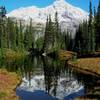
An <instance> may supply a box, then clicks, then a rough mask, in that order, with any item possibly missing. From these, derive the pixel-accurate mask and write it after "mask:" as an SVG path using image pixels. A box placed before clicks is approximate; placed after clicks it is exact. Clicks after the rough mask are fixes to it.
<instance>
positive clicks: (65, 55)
mask: <svg viewBox="0 0 100 100" xmlns="http://www.w3.org/2000/svg"><path fill="white" fill-rule="evenodd" d="M75 55H76V53H74V52H71V51H65V50H60V51H59V53H58V57H59V59H60V60H70V59H72V58H73V56H75Z"/></svg>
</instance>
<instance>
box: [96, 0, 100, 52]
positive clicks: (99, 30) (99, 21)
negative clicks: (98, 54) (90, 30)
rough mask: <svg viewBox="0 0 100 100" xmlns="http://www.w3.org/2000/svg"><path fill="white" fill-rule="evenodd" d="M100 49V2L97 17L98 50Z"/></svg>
mask: <svg viewBox="0 0 100 100" xmlns="http://www.w3.org/2000/svg"><path fill="white" fill-rule="evenodd" d="M99 49H100V0H99V5H98V9H97V17H96V50H99Z"/></svg>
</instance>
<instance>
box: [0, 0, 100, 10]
mask: <svg viewBox="0 0 100 100" xmlns="http://www.w3.org/2000/svg"><path fill="white" fill-rule="evenodd" d="M54 1H55V0H0V6H5V7H6V9H7V12H10V11H12V10H14V9H17V8H20V7H28V6H33V5H35V6H37V7H40V8H42V7H46V6H48V5H50V4H52V3H53V2H54ZM66 1H67V2H68V3H70V4H72V5H74V6H77V7H80V8H82V9H83V10H85V11H87V12H88V9H89V1H90V0H66ZM91 1H92V5H93V7H94V6H95V7H97V6H98V1H99V0H91Z"/></svg>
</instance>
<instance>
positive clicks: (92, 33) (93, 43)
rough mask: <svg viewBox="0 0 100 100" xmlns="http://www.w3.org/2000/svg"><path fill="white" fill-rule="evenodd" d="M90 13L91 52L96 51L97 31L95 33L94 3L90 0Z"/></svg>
mask: <svg viewBox="0 0 100 100" xmlns="http://www.w3.org/2000/svg"><path fill="white" fill-rule="evenodd" d="M89 11H90V14H89V25H88V31H89V41H88V42H89V45H88V46H89V50H88V51H89V52H90V53H94V52H95V33H94V27H93V14H92V3H91V1H90V8H89Z"/></svg>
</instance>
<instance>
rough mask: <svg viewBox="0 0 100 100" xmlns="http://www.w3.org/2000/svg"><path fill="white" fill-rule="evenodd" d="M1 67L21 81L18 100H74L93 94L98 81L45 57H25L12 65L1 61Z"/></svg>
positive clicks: (65, 63)
mask: <svg viewBox="0 0 100 100" xmlns="http://www.w3.org/2000/svg"><path fill="white" fill-rule="evenodd" d="M0 64H1V66H2V67H4V68H6V69H7V70H8V71H11V72H16V73H18V74H19V75H20V76H21V77H22V81H21V83H20V84H19V85H18V86H17V88H16V95H17V96H19V98H20V100H74V99H75V98H77V97H79V96H84V95H86V94H87V93H88V92H90V91H92V87H93V86H94V85H95V82H96V81H97V80H98V78H97V77H94V76H91V75H89V74H83V73H81V72H79V71H76V70H75V69H73V68H71V67H70V66H69V65H68V63H67V61H60V60H59V59H53V58H50V57H48V56H46V57H43V56H27V57H25V58H23V59H19V60H13V61H12V60H6V61H5V60H3V59H2V60H1V61H0ZM90 79H91V81H90Z"/></svg>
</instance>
